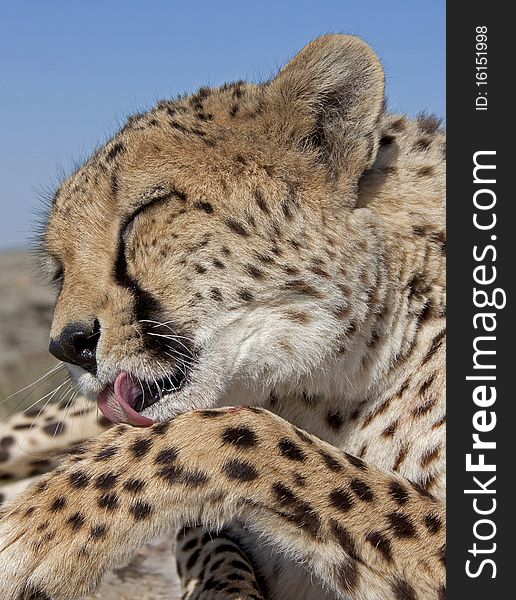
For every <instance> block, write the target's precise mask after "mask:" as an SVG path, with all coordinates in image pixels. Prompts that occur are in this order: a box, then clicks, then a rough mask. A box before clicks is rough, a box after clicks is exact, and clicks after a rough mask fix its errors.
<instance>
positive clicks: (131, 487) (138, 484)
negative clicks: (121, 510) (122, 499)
mask: <svg viewBox="0 0 516 600" xmlns="http://www.w3.org/2000/svg"><path fill="white" fill-rule="evenodd" d="M145 485H146V483H145V481H143V480H142V479H128V480H127V481H126V482H125V483H124V490H127V491H128V492H132V493H134V494H138V493H140V492H142V491H143V490H144V489H145Z"/></svg>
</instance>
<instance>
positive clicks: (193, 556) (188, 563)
mask: <svg viewBox="0 0 516 600" xmlns="http://www.w3.org/2000/svg"><path fill="white" fill-rule="evenodd" d="M200 554H201V549H200V548H199V549H198V550H196V551H195V552H192V554H191V556H190V557H189V558H188V560H187V561H186V565H185V566H186V569H187V570H188V571H189V570H190V569H191V568H192V567H193V566H194V565H195V563H196V562H197V561H198V560H199V555H200Z"/></svg>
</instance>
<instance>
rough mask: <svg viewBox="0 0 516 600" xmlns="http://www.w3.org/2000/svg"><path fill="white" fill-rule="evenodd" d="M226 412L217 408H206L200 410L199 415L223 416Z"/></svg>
mask: <svg viewBox="0 0 516 600" xmlns="http://www.w3.org/2000/svg"><path fill="white" fill-rule="evenodd" d="M225 414H226V411H223V410H216V409H213V408H206V409H204V410H200V411H199V415H201V417H223V416H224V415H225Z"/></svg>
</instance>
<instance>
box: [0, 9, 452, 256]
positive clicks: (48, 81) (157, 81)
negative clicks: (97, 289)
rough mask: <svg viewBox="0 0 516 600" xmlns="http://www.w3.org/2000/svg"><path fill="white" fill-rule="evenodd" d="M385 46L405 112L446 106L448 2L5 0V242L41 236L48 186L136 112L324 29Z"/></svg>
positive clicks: (270, 70) (1, 181)
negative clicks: (33, 231)
mask: <svg viewBox="0 0 516 600" xmlns="http://www.w3.org/2000/svg"><path fill="white" fill-rule="evenodd" d="M328 32H343V33H352V34H355V35H359V36H361V37H363V38H364V39H365V40H367V41H368V42H369V43H370V44H371V45H372V46H373V47H374V48H375V49H376V51H377V52H378V54H379V55H380V57H381V59H382V61H383V63H384V66H385V70H386V74H387V96H388V99H389V107H390V109H391V110H392V111H399V112H406V113H408V114H409V115H415V114H417V113H418V112H420V111H421V110H427V111H429V112H434V113H436V114H438V115H440V116H443V117H444V115H445V2H444V0H432V2H428V1H427V2H423V1H422V0H418V1H410V0H406V1H403V2H402V1H398V0H390V1H389V2H386V1H385V0H369V1H360V0H355V1H353V2H351V1H346V0H340V1H339V0H327V1H324V0H320V1H318V2H316V1H315V0H312V1H310V2H307V1H303V0H290V1H287V0H276V1H275V2H268V1H260V2H244V1H242V0H240V1H233V0H217V1H211V2H209V1H204V0H197V1H196V2H195V3H194V2H185V1H184V0H183V1H182V2H176V1H172V0H169V1H165V0H147V1H143V0H140V1H134V0H125V1H123V0H104V1H100V0H88V2H70V1H69V0H68V1H65V0H46V1H45V2H42V1H38V0H25V1H24V2H10V3H7V2H3V3H2V4H1V7H0V57H1V59H0V89H1V90H2V94H1V99H0V107H1V110H0V203H1V210H2V213H1V214H2V218H1V219H0V249H6V248H14V247H21V246H23V245H25V243H26V241H27V240H28V239H29V232H30V228H31V223H32V222H33V220H34V212H35V211H37V207H38V194H39V193H40V192H41V191H42V190H48V189H51V188H52V187H55V184H56V182H57V181H58V180H59V177H60V173H61V172H62V171H64V172H65V173H66V172H69V171H70V169H71V167H72V166H73V165H74V164H76V162H77V161H78V160H81V159H83V158H85V157H86V156H87V154H88V153H89V152H90V151H91V150H92V149H93V148H94V147H95V146H96V145H98V144H100V143H102V142H103V141H104V140H105V139H106V137H107V136H109V135H111V134H112V133H114V131H116V129H117V127H118V125H119V124H121V123H122V122H123V120H124V118H125V117H126V116H127V115H128V114H130V113H131V112H135V111H137V110H141V109H145V108H148V107H150V106H151V105H152V104H153V103H154V102H155V101H156V100H158V99H161V98H170V97H173V96H175V95H176V94H178V93H183V92H186V91H189V90H195V89H196V88H197V87H200V86H201V85H204V84H211V85H217V84H221V83H223V82H224V81H228V80H234V79H249V80H260V79H262V80H263V79H267V78H269V77H270V76H271V75H272V74H274V72H275V71H276V70H277V69H278V68H279V67H280V66H281V65H282V64H283V63H284V62H285V61H286V60H287V59H288V58H290V57H291V56H292V55H293V54H294V53H295V52H296V51H297V50H299V49H300V48H301V47H302V46H304V45H305V44H306V43H307V42H308V41H309V40H311V39H313V38H314V37H316V36H317V35H320V34H323V33H328Z"/></svg>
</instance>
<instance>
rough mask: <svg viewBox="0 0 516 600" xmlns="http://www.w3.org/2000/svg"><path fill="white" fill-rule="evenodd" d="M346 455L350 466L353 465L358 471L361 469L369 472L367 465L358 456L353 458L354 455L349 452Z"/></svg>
mask: <svg viewBox="0 0 516 600" xmlns="http://www.w3.org/2000/svg"><path fill="white" fill-rule="evenodd" d="M345 454H346V458H347V459H348V462H349V463H350V464H352V465H353V466H354V467H356V468H357V469H360V471H366V470H367V465H366V464H365V462H364V461H363V460H362V459H361V458H358V456H353V455H352V454H348V453H347V452H346V453H345Z"/></svg>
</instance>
